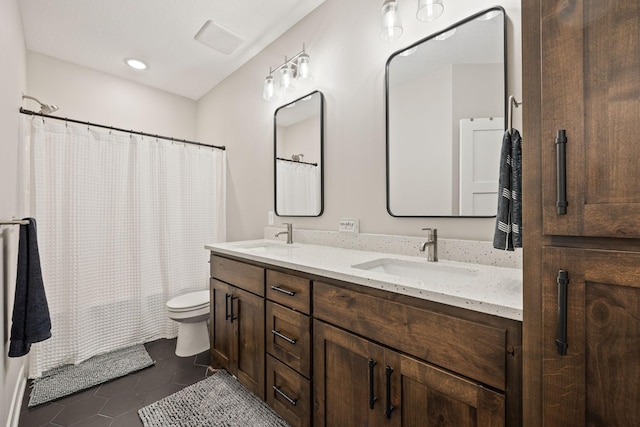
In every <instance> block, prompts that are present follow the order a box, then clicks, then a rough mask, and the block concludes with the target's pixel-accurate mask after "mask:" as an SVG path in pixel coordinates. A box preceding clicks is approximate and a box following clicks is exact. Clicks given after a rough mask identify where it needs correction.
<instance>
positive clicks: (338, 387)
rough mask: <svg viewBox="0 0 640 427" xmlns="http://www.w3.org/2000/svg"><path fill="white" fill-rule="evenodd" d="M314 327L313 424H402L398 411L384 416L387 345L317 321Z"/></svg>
mask: <svg viewBox="0 0 640 427" xmlns="http://www.w3.org/2000/svg"><path fill="white" fill-rule="evenodd" d="M313 329H314V345H313V347H314V377H313V381H314V399H315V401H314V406H315V415H314V420H315V421H314V425H315V426H316V427H321V426H322V427H334V426H368V427H376V426H399V425H400V424H399V421H400V418H399V416H398V413H397V412H396V413H391V419H388V418H387V417H386V415H385V409H386V408H385V403H386V395H385V393H386V383H385V381H386V376H385V367H386V366H385V350H384V348H383V347H381V346H378V345H376V344H374V343H372V342H370V341H367V340H364V339H362V338H359V337H357V336H355V335H353V334H350V333H348V332H345V331H343V330H341V329H338V328H335V327H333V326H329V325H327V324H326V323H322V322H320V321H317V320H316V321H314V324H313ZM394 391H397V390H392V393H393V392H394ZM395 395H397V393H396V394H395ZM395 395H394V396H395ZM395 403H396V405H397V402H395Z"/></svg>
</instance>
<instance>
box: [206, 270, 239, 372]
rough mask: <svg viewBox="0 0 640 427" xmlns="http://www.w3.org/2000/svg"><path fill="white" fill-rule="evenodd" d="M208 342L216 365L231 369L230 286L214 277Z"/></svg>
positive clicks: (232, 337)
mask: <svg viewBox="0 0 640 427" xmlns="http://www.w3.org/2000/svg"><path fill="white" fill-rule="evenodd" d="M210 290H211V297H210V301H211V303H210V314H209V319H210V325H209V326H210V344H211V350H210V353H211V358H212V361H214V363H215V365H216V367H222V368H226V369H228V370H229V369H231V360H232V359H233V356H232V353H233V351H234V350H233V347H234V346H233V341H234V340H235V338H234V336H233V329H232V327H231V324H230V323H229V302H230V297H231V286H229V285H227V284H226V283H223V282H220V281H219V280H216V279H211V281H210Z"/></svg>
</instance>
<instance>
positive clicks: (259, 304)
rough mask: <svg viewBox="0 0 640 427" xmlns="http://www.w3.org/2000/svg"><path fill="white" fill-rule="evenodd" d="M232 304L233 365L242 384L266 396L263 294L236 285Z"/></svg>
mask: <svg viewBox="0 0 640 427" xmlns="http://www.w3.org/2000/svg"><path fill="white" fill-rule="evenodd" d="M231 306H232V312H231V315H232V317H231V321H232V324H233V325H234V334H235V337H236V346H237V347H236V353H235V360H234V361H233V363H232V366H233V368H232V369H233V370H234V373H235V374H236V375H237V377H238V380H239V381H240V382H241V383H242V384H244V385H245V386H246V387H247V388H248V389H249V390H251V391H252V392H253V393H254V394H256V395H257V396H258V397H260V398H261V399H263V400H264V382H265V346H264V298H262V297H259V296H257V295H254V294H252V293H249V292H246V291H243V290H241V289H237V288H233V297H232V300H231Z"/></svg>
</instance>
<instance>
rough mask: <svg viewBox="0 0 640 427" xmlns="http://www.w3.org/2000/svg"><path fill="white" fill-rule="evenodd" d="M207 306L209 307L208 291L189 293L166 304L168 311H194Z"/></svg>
mask: <svg viewBox="0 0 640 427" xmlns="http://www.w3.org/2000/svg"><path fill="white" fill-rule="evenodd" d="M207 305H209V291H197V292H190V293H188V294H184V295H180V296H177V297H175V298H172V299H170V300H169V301H168V302H167V308H168V309H169V310H185V309H196V308H201V307H204V306H207Z"/></svg>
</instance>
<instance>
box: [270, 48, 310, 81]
mask: <svg viewBox="0 0 640 427" xmlns="http://www.w3.org/2000/svg"><path fill="white" fill-rule="evenodd" d="M303 53H306V52H305V48H304V43H302V50H301V51H300V52H298V53H296V54H295V55H293V56H292V57H291V58H290V59H287V57H286V56H285V57H284V62H283V63H282V64H280V65H278V66H277V67H275V68H273V69H272V68H271V67H269V70H271V72H270V73H269V74H271V73H275V72H276V71H278V70H279V69H281V68H282V67H285V66H287V65H289V64H292V65H293V66H294V67H297V64H296V60H297V59H298V58H299V57H300V55H302V54H303Z"/></svg>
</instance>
